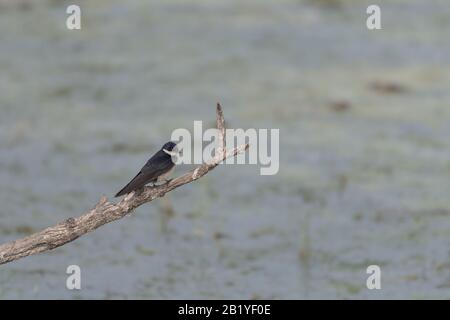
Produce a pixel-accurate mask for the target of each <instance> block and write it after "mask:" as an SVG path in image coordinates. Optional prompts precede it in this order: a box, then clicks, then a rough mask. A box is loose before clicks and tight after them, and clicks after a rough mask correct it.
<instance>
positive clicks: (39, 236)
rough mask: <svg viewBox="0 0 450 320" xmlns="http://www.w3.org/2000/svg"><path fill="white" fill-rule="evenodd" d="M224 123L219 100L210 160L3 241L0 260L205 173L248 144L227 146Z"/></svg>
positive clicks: (125, 211) (120, 213) (121, 213)
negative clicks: (214, 145)
mask: <svg viewBox="0 0 450 320" xmlns="http://www.w3.org/2000/svg"><path fill="white" fill-rule="evenodd" d="M224 123H225V122H224V118H223V113H222V108H221V106H220V104H217V129H218V130H219V139H218V140H219V141H218V147H217V148H216V153H215V156H214V158H213V159H212V160H211V161H209V162H208V163H204V164H202V165H200V166H199V167H197V168H195V169H193V170H191V171H189V172H187V173H185V174H183V175H182V176H180V177H178V178H175V179H173V180H171V181H169V182H168V183H166V184H163V185H160V186H156V187H144V188H143V189H141V190H139V191H136V192H132V193H130V194H128V195H126V196H125V197H124V198H123V199H122V200H120V201H119V202H118V203H113V202H109V201H108V199H107V198H106V197H105V196H103V197H102V198H101V199H100V201H99V202H98V203H97V204H96V205H95V207H94V208H93V209H91V210H90V211H88V212H86V213H84V214H82V215H81V216H79V217H77V218H68V219H66V220H65V221H63V222H60V223H58V224H57V225H55V226H52V227H48V228H46V229H44V230H42V231H40V232H37V233H34V234H32V235H29V236H27V237H25V238H22V239H18V240H15V241H11V242H8V243H5V244H2V245H0V264H4V263H8V262H11V261H14V260H17V259H20V258H23V257H26V256H29V255H33V254H37V253H41V252H45V251H48V250H52V249H54V248H57V247H60V246H62V245H64V244H66V243H69V242H71V241H74V240H75V239H77V238H79V237H81V236H82V235H84V234H86V233H88V232H91V231H94V230H95V229H97V228H99V227H101V226H103V225H104V224H107V223H109V222H112V221H114V220H118V219H121V218H123V217H125V216H126V215H129V214H130V213H132V212H133V210H134V209H136V208H137V207H139V206H141V205H143V204H144V203H147V202H150V201H152V200H155V199H156V198H159V197H163V196H164V195H165V194H166V193H167V192H170V191H172V190H174V189H176V188H178V187H180V186H182V185H185V184H187V183H190V182H192V181H195V180H197V179H199V178H201V177H203V176H204V175H205V174H207V173H208V172H209V171H211V170H212V169H214V168H215V167H216V166H217V165H218V164H220V163H221V162H222V161H223V160H225V159H226V158H228V157H234V156H236V155H237V154H238V153H240V152H244V151H245V150H246V149H247V148H248V147H249V145H248V144H245V145H242V146H239V147H237V148H234V149H232V150H226V145H225V126H224Z"/></svg>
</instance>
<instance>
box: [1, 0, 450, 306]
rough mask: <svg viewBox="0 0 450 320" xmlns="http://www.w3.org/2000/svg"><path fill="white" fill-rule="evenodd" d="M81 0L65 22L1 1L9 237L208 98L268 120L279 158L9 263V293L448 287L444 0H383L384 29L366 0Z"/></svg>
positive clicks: (197, 114) (184, 120) (64, 204)
mask: <svg viewBox="0 0 450 320" xmlns="http://www.w3.org/2000/svg"><path fill="white" fill-rule="evenodd" d="M72 2H73V1H72ZM72 2H71V3H72ZM78 3H79V4H80V6H81V10H82V29H81V30H79V31H69V30H67V29H66V27H65V19H66V17H67V15H66V13H65V9H66V6H67V4H68V3H66V2H64V1H61V2H56V1H40V2H39V3H38V2H35V1H21V2H20V4H17V3H15V2H14V3H13V2H12V1H5V0H3V1H0V30H1V32H0V203H1V208H0V242H1V243H3V242H6V241H10V240H13V239H16V238H19V237H23V236H25V235H27V234H30V233H32V232H35V231H38V230H40V229H42V228H45V227H47V226H50V225H53V224H55V223H57V222H59V221H62V220H64V219H66V218H68V217H72V216H78V215H80V214H81V213H82V212H85V211H86V210H89V209H90V208H92V207H93V206H94V205H95V203H96V202H97V201H98V200H99V198H100V196H101V195H102V194H105V195H106V196H108V197H109V199H110V200H113V198H112V197H113V195H114V194H115V192H117V191H118V190H119V189H120V188H121V187H122V186H123V185H124V184H125V183H126V182H128V180H129V179H130V178H131V177H133V176H134V174H135V173H136V171H137V170H138V169H139V168H140V167H141V166H142V164H143V163H144V162H145V161H146V160H147V159H148V157H149V156H150V155H151V154H152V153H154V152H155V151H156V150H157V149H158V148H159V147H160V146H161V145H162V144H163V143H164V142H166V141H167V140H169V138H170V134H171V132H172V130H174V129H176V128H188V129H190V128H192V125H193V121H194V120H203V121H205V123H211V124H212V123H213V122H214V119H215V103H216V101H220V102H221V103H222V106H223V108H224V113H225V118H226V120H227V125H228V126H229V127H233V128H240V127H241V128H279V129H280V171H279V173H278V174H277V175H274V176H260V175H259V167H258V166H255V165H239V166H238V165H236V166H221V167H218V168H217V169H215V170H214V171H213V172H211V173H210V174H208V175H207V176H205V177H204V178H202V179H200V180H198V181H197V182H195V183H191V184H189V185H186V186H183V187H182V188H180V189H177V190H176V191H174V192H171V193H170V194H169V195H168V196H167V197H166V198H164V199H163V200H157V201H155V202H152V203H149V204H146V205H144V206H141V207H140V208H138V209H137V210H136V211H135V213H134V214H133V215H131V216H129V217H127V218H124V219H121V220H119V221H116V222H113V223H110V224H108V225H106V226H104V227H102V228H100V229H98V230H97V231H95V232H93V233H90V234H88V235H85V236H83V237H81V238H80V239H78V240H76V241H74V242H72V243H70V244H67V245H65V246H63V247H61V248H57V249H55V250H54V251H51V252H47V253H44V254H41V255H36V256H32V257H28V258H25V259H21V260H19V261H16V262H13V263H9V264H5V265H1V266H0V298H1V299H14V298H18V299H44V298H62V299H88V298H111V299H122V298H134V299H154V298H169V299H175V298H180V299H183V298H204V299H216V298H225V299H228V298H239V299H260V298H261V299H272V298H274V299H283V298H290V299H310V298H327V299H335V298H356V299H367V298H370V299H378V298H408V299H409V298H411V299H415V298H441V299H444V298H445V299H448V298H450V259H449V250H450V249H449V248H450V211H449V208H450V197H449V192H450V182H449V181H450V152H449V150H450V139H449V135H450V122H449V119H450V107H449V106H450V91H449V89H448V88H449V85H450V68H449V63H450V42H449V41H448V31H449V29H450V18H449V17H450V3H449V2H448V1H419V0H412V1H401V0H395V1H378V3H379V4H380V6H381V7H382V30H378V31H369V30H367V28H366V26H365V19H366V17H367V15H366V13H365V10H366V7H367V5H368V4H369V2H366V1H339V0H335V1H331V0H330V1H325V0H323V1H314V0H310V1H294V0H285V1H245V2H244V1H225V0H223V1H222V0H220V1H214V2H212V1H206V0H205V1H148V2H147V1H145V2H144V1H138V0H133V1H127V2H126V3H124V2H123V1H118V0H111V1H96V2H93V1H81V0H80V1H78ZM188 169H190V167H189V166H180V167H178V168H177V170H176V172H175V175H177V174H181V173H183V172H184V171H185V170H188ZM71 264H76V265H79V266H80V267H81V270H82V271H81V272H82V290H75V291H70V290H68V289H66V286H65V284H66V278H67V274H66V268H67V266H68V265H71ZM371 264H376V265H379V266H380V267H381V270H382V289H381V290H368V289H367V288H366V279H367V277H368V275H367V274H366V268H367V266H369V265H371Z"/></svg>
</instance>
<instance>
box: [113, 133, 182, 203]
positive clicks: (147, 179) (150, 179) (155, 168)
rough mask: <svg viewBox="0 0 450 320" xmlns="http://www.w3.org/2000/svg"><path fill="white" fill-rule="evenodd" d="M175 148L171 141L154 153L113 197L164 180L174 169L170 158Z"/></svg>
mask: <svg viewBox="0 0 450 320" xmlns="http://www.w3.org/2000/svg"><path fill="white" fill-rule="evenodd" d="M175 146H176V144H175V143H174V142H172V141H169V142H167V143H166V144H164V145H163V147H162V148H161V150H159V151H158V152H157V153H155V154H154V155H153V157H151V158H150V159H149V160H148V161H147V163H146V164H145V165H144V166H143V167H142V169H141V171H139V173H138V174H137V175H136V176H135V177H134V178H133V179H132V180H131V181H130V182H129V183H128V184H127V185H126V186H125V187H123V189H122V190H120V191H119V192H117V194H116V195H115V196H116V197H120V196H123V195H124V194H127V193H130V192H131V191H135V190H138V189H141V188H143V187H144V186H145V185H146V184H148V183H155V182H160V181H162V180H165V178H166V177H167V176H168V175H169V174H170V173H171V172H172V171H173V169H174V167H175V163H173V161H172V156H173V155H174V154H175V152H173V151H172V150H173V149H174V148H175Z"/></svg>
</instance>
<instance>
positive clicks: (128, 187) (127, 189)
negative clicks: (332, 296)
mask: <svg viewBox="0 0 450 320" xmlns="http://www.w3.org/2000/svg"><path fill="white" fill-rule="evenodd" d="M140 174H141V172H139V173H138V174H137V175H136V176H135V177H134V178H133V179H132V180H131V181H130V182H128V183H127V185H126V186H125V187H123V188H122V189H121V190H120V191H119V192H117V193H116V195H115V196H114V197H120V196H123V195H124V194H127V193H130V192H131V191H134V190H136V189H137V188H139V186H137V185H138V184H139V183H138V182H139V180H140V179H139V178H140Z"/></svg>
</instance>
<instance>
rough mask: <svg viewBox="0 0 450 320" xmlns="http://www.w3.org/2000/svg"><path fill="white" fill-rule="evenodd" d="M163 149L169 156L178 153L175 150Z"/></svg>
mask: <svg viewBox="0 0 450 320" xmlns="http://www.w3.org/2000/svg"><path fill="white" fill-rule="evenodd" d="M163 151H164V152H165V153H167V154H168V155H169V156H172V157H173V156H176V155H178V153H177V152H175V151H168V150H166V149H163Z"/></svg>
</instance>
